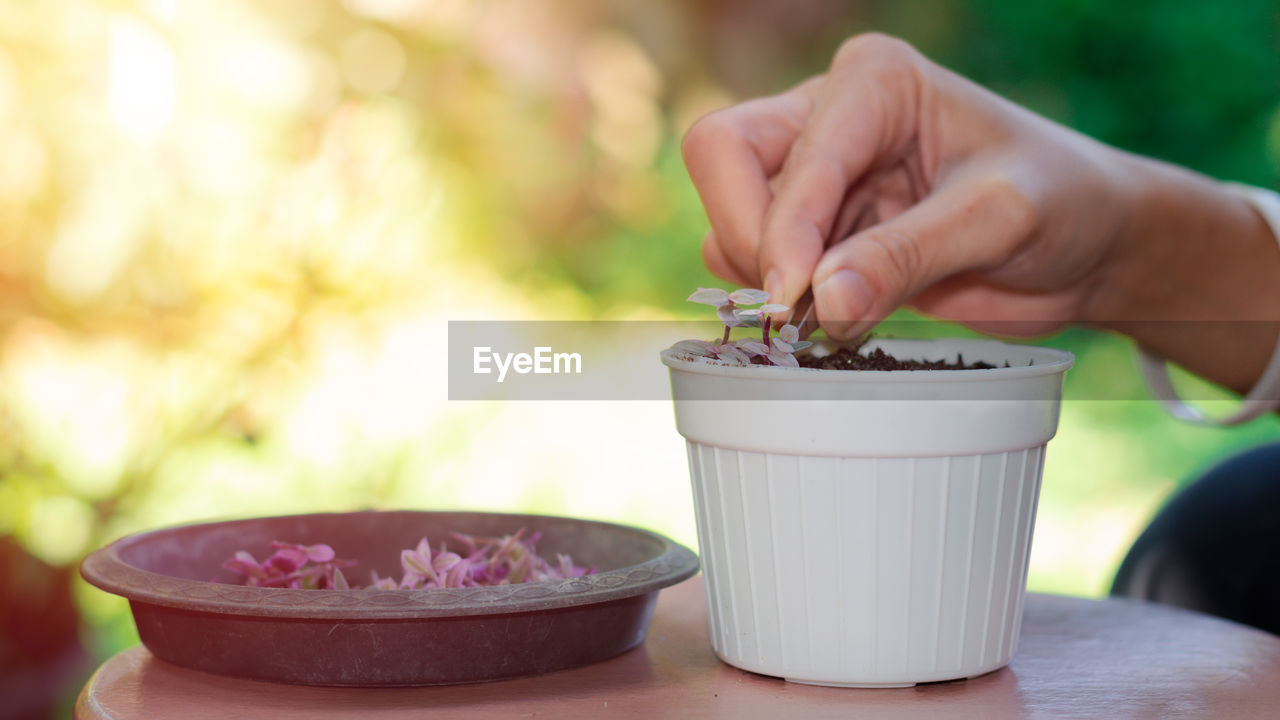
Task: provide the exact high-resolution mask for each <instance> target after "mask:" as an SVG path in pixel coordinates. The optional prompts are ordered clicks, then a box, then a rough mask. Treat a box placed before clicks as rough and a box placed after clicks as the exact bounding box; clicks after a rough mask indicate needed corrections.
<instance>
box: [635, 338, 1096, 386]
mask: <svg viewBox="0 0 1280 720" xmlns="http://www.w3.org/2000/svg"><path fill="white" fill-rule="evenodd" d="M883 343H889V344H893V345H920V346H929V345H939V344H942V343H948V344H951V345H956V344H960V345H963V346H969V347H974V348H977V347H979V346H981V347H984V348H992V349H994V348H1015V349H1017V350H1018V351H1019V352H1020V353H1022V354H1028V353H1029V354H1032V355H1033V356H1034V359H1037V360H1038V359H1040V358H1044V362H1036V363H1035V364H1033V365H1018V366H1013V367H994V368H981V369H966V370H825V369H819V368H805V367H800V368H789V367H778V366H776V365H751V366H746V367H744V366H741V365H724V364H721V363H718V362H716V361H714V360H711V359H709V358H702V357H697V356H694V355H690V354H689V353H687V352H684V351H680V350H676V349H675V348H674V347H669V348H667V349H665V350H663V351H662V352H661V353H660V354H659V355H660V357H661V358H662V364H663V365H666V366H667V367H669V368H671V369H672V370H679V371H683V372H689V373H694V374H697V375H712V376H718V377H727V378H740V379H742V380H773V381H786V382H824V383H825V382H831V381H837V382H842V383H850V384H872V383H963V382H990V381H993V380H1013V379H1020V378H1033V377H1042V376H1045V375H1057V374H1061V373H1064V372H1066V371H1067V370H1068V369H1070V368H1071V366H1072V365H1073V364H1074V363H1075V355H1073V354H1072V353H1070V352H1067V351H1066V350H1058V349H1055V348H1047V347H1041V346H1038V345H1021V344H1016V343H1006V342H1002V341H1000V340H979V339H970V338H938V339H907V338H873V339H872V340H870V341H869V342H868V343H867V346H868V347H876V346H877V345H879V344H883ZM922 349H923V348H922Z"/></svg>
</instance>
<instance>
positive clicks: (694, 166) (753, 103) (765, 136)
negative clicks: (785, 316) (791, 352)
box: [683, 79, 817, 286]
mask: <svg viewBox="0 0 1280 720" xmlns="http://www.w3.org/2000/svg"><path fill="white" fill-rule="evenodd" d="M816 82H817V80H816V79H815V80H809V81H806V82H805V83H802V84H800V85H798V86H796V87H795V88H792V89H791V90H788V91H787V92H785V93H782V94H780V95H774V96H772V97H766V98H759V99H756V100H749V101H747V102H744V103H741V104H739V105H735V106H733V107H729V108H726V109H724V110H717V111H716V112H713V113H711V114H709V115H706V116H704V117H703V118H702V119H700V120H699V121H698V122H696V123H694V125H693V127H691V128H690V129H689V131H688V133H686V135H685V139H684V144H683V152H684V159H685V165H686V167H687V168H688V170H689V177H690V178H691V179H692V180H693V184H694V187H695V188H696V189H697V191H698V196H699V197H700V198H701V199H702V205H703V207H704V208H705V209H706V212H707V219H708V220H709V221H710V223H711V229H712V232H713V233H714V234H715V238H716V242H717V245H718V247H719V249H720V251H722V254H723V257H724V258H725V260H726V261H727V262H728V263H729V264H730V265H731V266H732V267H733V269H734V270H736V271H737V272H736V274H737V275H739V276H741V277H743V278H744V279H746V280H748V281H749V282H751V283H753V284H755V285H756V286H759V285H760V276H759V274H758V268H759V259H758V257H757V252H758V251H759V247H760V241H761V230H762V228H763V226H764V217H765V212H766V211H767V209H768V207H769V204H770V203H771V202H772V200H773V190H772V188H770V186H769V180H770V178H772V177H773V176H774V175H776V174H777V172H778V170H779V169H780V168H781V167H782V164H783V161H784V160H785V159H786V157H787V153H788V151H789V150H790V148H791V145H792V143H793V142H794V141H795V138H796V137H797V136H798V135H799V133H800V131H801V128H802V127H804V123H805V119H806V118H807V117H808V113H809V108H810V106H811V96H812V88H813V86H814V84H815V83H816Z"/></svg>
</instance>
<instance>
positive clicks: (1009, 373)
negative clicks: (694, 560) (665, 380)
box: [662, 340, 1074, 687]
mask: <svg viewBox="0 0 1280 720" xmlns="http://www.w3.org/2000/svg"><path fill="white" fill-rule="evenodd" d="M877 346H878V347H881V348H883V349H884V350H885V351H886V352H888V353H890V354H892V355H894V356H896V357H898V358H900V359H909V358H913V359H927V360H937V359H942V358H946V359H948V360H950V361H955V360H956V359H957V355H958V354H960V355H963V359H964V361H965V362H969V363H972V362H974V361H984V362H987V363H990V364H992V365H995V366H997V367H996V368H995V369H990V370H927V371H889V372H884V371H846V370H811V369H793V368H780V367H767V366H753V367H731V366H726V365H721V364H717V363H715V362H714V361H709V360H706V359H703V358H694V357H690V356H689V355H687V354H685V353H681V352H680V351H678V350H667V351H664V352H663V353H662V361H663V363H664V364H666V365H667V366H668V367H669V368H670V370H671V386H672V393H673V396H674V401H675V413H676V425H677V428H678V430H679V431H680V434H681V435H683V436H684V437H685V438H686V440H687V441H688V449H689V467H690V472H691V475H692V479H693V495H694V502H695V505H696V509H697V523H698V539H699V542H700V544H701V553H702V567H703V572H704V574H705V581H706V589H707V605H708V608H709V615H710V624H711V638H712V644H713V645H714V648H715V652H716V654H717V655H719V656H720V658H721V659H723V660H724V661H725V662H727V663H729V664H731V665H735V666H737V667H740V668H743V669H745V670H750V671H752V672H758V673H763V674H766V675H775V676H778V677H783V678H786V679H788V680H791V681H794V682H801V683H812V684H821V685H837V686H848V687H900V686H907V685H913V684H915V683H921V682H931V681H938V680H951V679H957V678H965V677H973V676H976V675H981V674H983V673H986V672H989V671H992V670H995V669H997V668H1000V667H1003V666H1004V665H1006V664H1007V663H1008V662H1009V660H1010V659H1011V658H1012V656H1013V653H1014V651H1015V649H1016V648H1017V645H1018V633H1019V630H1020V627H1021V624H1022V603H1023V597H1024V595H1025V590H1026V572H1027V559H1028V555H1029V552H1028V551H1029V548H1030V544H1031V533H1032V527H1033V526H1034V524H1035V510H1036V501H1037V498H1038V496H1039V490H1040V476H1041V472H1042V470H1043V467H1044V453H1045V446H1046V444H1047V443H1048V441H1049V439H1050V438H1051V437H1053V434H1054V432H1055V430H1056V429H1057V425H1058V412H1059V407H1060V405H1061V397H1062V381H1063V375H1064V373H1065V372H1066V370H1067V369H1068V368H1069V367H1070V366H1071V364H1072V362H1073V361H1074V358H1073V356H1072V355H1071V354H1070V353H1067V352H1062V351H1058V350H1051V349H1046V348H1036V347H1028V346H1019V345H1009V344H1005V343H1001V342H997V341H988V340H932V341H920V340H879V341H873V342H872V343H869V344H868V346H867V349H868V350H870V349H872V348H874V347H877ZM1006 362H1007V363H1008V364H1009V366H1010V367H1004V365H1005V363H1006Z"/></svg>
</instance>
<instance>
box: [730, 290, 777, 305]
mask: <svg viewBox="0 0 1280 720" xmlns="http://www.w3.org/2000/svg"><path fill="white" fill-rule="evenodd" d="M729 299H730V300H732V301H734V302H735V303H737V304H739V305H756V304H758V303H762V302H765V301H766V300H768V299H769V293H767V292H765V291H763V290H757V289H755V288H743V289H741V290H734V291H733V292H731V293H729Z"/></svg>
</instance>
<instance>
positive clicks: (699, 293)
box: [688, 288, 729, 307]
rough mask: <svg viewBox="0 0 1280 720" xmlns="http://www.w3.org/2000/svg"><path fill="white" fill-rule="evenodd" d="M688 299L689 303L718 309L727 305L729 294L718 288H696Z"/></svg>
mask: <svg viewBox="0 0 1280 720" xmlns="http://www.w3.org/2000/svg"><path fill="white" fill-rule="evenodd" d="M688 299H689V302H695V303H701V304H703V305H715V306H716V307H720V306H721V305H727V304H729V293H727V292H725V291H724V290H721V289H720V288H698V289H697V290H695V291H694V292H693V294H692V295H690V296H689V298H688Z"/></svg>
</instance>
